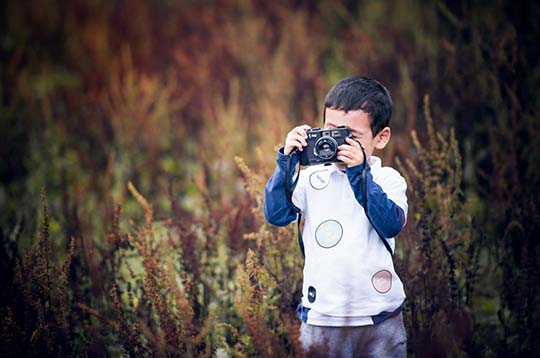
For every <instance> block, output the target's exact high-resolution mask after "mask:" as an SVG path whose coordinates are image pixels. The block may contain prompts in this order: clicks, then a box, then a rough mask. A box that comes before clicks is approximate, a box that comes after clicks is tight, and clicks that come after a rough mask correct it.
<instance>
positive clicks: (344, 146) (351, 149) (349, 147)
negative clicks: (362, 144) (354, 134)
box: [338, 144, 360, 152]
mask: <svg viewBox="0 0 540 358" xmlns="http://www.w3.org/2000/svg"><path fill="white" fill-rule="evenodd" d="M338 149H339V150H346V151H349V152H360V148H357V147H353V146H352V145H348V144H342V145H340V146H339V147H338Z"/></svg>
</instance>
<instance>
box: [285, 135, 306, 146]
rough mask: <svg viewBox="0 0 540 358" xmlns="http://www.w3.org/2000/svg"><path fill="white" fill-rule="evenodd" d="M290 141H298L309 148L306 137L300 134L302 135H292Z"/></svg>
mask: <svg viewBox="0 0 540 358" xmlns="http://www.w3.org/2000/svg"><path fill="white" fill-rule="evenodd" d="M289 139H290V140H291V141H298V142H300V143H301V144H302V145H303V146H307V142H306V139H305V137H304V136H303V135H302V134H300V133H292V134H290V137H289Z"/></svg>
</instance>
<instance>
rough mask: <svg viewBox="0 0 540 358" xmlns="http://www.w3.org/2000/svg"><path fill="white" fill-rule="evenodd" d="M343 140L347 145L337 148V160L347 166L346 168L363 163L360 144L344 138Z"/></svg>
mask: <svg viewBox="0 0 540 358" xmlns="http://www.w3.org/2000/svg"><path fill="white" fill-rule="evenodd" d="M345 140H346V141H347V143H349V144H342V145H340V146H339V147H338V149H339V151H338V153H337V159H339V160H341V161H342V162H343V163H345V164H347V167H348V168H352V167H355V166H357V165H360V164H362V163H363V162H364V154H363V153H362V148H361V147H360V145H361V144H360V142H357V141H355V140H354V139H352V138H345Z"/></svg>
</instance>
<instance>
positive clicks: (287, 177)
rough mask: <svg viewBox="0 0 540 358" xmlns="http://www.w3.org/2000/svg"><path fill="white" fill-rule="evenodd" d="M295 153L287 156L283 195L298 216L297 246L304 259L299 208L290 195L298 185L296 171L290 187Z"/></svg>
mask: <svg viewBox="0 0 540 358" xmlns="http://www.w3.org/2000/svg"><path fill="white" fill-rule="evenodd" d="M295 153H297V152H296V150H295V151H293V152H292V153H290V154H289V155H288V156H287V170H286V173H285V193H286V194H287V200H288V201H289V203H290V204H291V205H292V207H293V210H294V211H295V212H296V214H297V215H298V221H297V224H298V246H300V251H302V256H304V257H306V254H305V252H304V240H303V239H302V232H301V231H300V221H301V220H302V211H301V210H300V208H298V207H297V206H296V205H294V203H293V201H292V195H293V192H294V188H296V184H298V179H299V178H300V171H298V174H297V175H296V179H295V180H294V183H293V184H292V187H291V159H292V156H293V155H294V154H295Z"/></svg>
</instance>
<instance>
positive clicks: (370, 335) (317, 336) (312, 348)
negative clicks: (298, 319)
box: [300, 312, 407, 358]
mask: <svg viewBox="0 0 540 358" xmlns="http://www.w3.org/2000/svg"><path fill="white" fill-rule="evenodd" d="M406 342H407V336H406V333H405V326H404V325H403V316H402V314H401V312H400V313H399V314H397V315H396V316H394V317H390V318H387V319H385V320H384V321H382V322H381V323H379V324H376V325H370V326H359V327H322V326H313V325H310V324H306V323H302V326H301V327H300V343H301V344H302V349H303V351H304V354H305V356H306V357H336V358H337V357H340V358H341V357H385V358H386V357H406V356H407V345H406V344H407V343H406Z"/></svg>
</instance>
